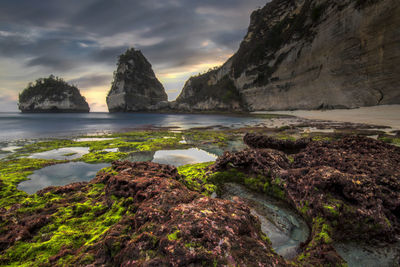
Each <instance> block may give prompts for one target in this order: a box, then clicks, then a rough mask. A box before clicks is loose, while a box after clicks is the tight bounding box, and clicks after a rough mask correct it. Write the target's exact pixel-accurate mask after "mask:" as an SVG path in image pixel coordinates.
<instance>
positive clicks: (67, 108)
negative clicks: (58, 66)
mask: <svg viewBox="0 0 400 267" xmlns="http://www.w3.org/2000/svg"><path fill="white" fill-rule="evenodd" d="M18 108H19V109H20V110H21V112H23V113H58V112H66V113H67V112H77V113H78V112H82V113H83V112H89V110H90V109H89V105H88V103H87V102H86V100H85V97H83V96H82V95H81V93H80V92H79V89H78V88H76V87H75V86H73V85H69V84H68V83H67V82H65V81H64V80H63V79H61V78H58V77H55V76H53V75H50V76H49V77H48V78H40V79H37V80H36V81H35V82H34V83H29V85H28V87H27V88H25V89H24V90H23V91H22V92H21V93H20V94H19V103H18Z"/></svg>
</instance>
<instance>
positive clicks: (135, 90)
mask: <svg viewBox="0 0 400 267" xmlns="http://www.w3.org/2000/svg"><path fill="white" fill-rule="evenodd" d="M167 101H168V96H167V94H166V93H165V90H164V87H163V85H162V84H161V83H160V82H159V81H158V80H157V78H156V76H155V74H154V72H153V70H152V68H151V64H150V63H149V62H148V61H147V59H146V58H145V57H144V56H143V54H142V52H141V51H139V50H135V49H134V48H131V49H128V50H127V51H126V52H125V53H124V54H122V55H121V56H120V57H119V60H118V68H117V71H116V72H115V73H114V81H113V83H112V86H111V90H110V92H109V93H108V95H107V106H108V110H109V111H110V112H130V111H132V112H133V111H147V110H157V109H161V108H165V107H167V106H168V102H167Z"/></svg>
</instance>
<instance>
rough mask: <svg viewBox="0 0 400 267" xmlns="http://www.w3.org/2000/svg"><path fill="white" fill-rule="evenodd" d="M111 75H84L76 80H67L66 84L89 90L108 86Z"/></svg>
mask: <svg viewBox="0 0 400 267" xmlns="http://www.w3.org/2000/svg"><path fill="white" fill-rule="evenodd" d="M111 80H112V74H99V75H97V74H93V75H85V76H82V77H79V78H76V79H72V80H68V83H70V84H74V85H77V87H78V88H90V87H97V86H103V85H104V84H110V83H111Z"/></svg>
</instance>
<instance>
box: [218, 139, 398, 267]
mask: <svg viewBox="0 0 400 267" xmlns="http://www.w3.org/2000/svg"><path fill="white" fill-rule="evenodd" d="M250 137H251V138H250ZM245 139H247V142H248V143H250V144H251V145H252V147H253V148H252V149H246V150H243V151H240V152H235V153H230V152H226V153H225V154H224V156H222V157H220V158H219V159H218V160H217V162H216V163H215V164H214V166H212V167H211V168H212V169H213V171H214V172H215V171H224V170H230V169H232V168H233V169H235V170H239V171H241V172H244V173H246V174H248V175H249V176H250V177H253V178H244V179H242V180H240V179H237V178H236V181H239V182H241V183H244V184H246V185H247V186H249V187H251V188H253V189H255V190H258V191H261V192H268V193H269V194H271V193H272V194H275V195H276V196H277V197H280V198H283V199H285V200H286V201H287V202H289V203H291V205H292V206H293V207H295V208H296V209H297V210H298V211H299V212H301V213H302V214H303V216H305V218H307V219H308V221H309V223H310V225H312V234H311V238H310V240H311V241H310V242H309V243H308V244H307V246H305V247H304V256H303V257H302V258H301V259H302V260H305V262H307V263H308V264H313V265H314V264H321V263H323V264H337V263H338V262H340V257H339V256H338V255H337V253H336V251H335V249H334V248H333V246H332V244H333V242H345V241H352V242H363V243H368V244H376V243H377V242H379V243H380V244H381V243H382V242H383V243H385V244H392V243H393V242H396V241H398V240H399V237H400V213H399V211H400V170H399V166H400V148H399V147H396V146H392V145H389V144H386V143H384V142H381V141H377V140H374V139H370V138H365V137H357V136H352V137H345V138H343V139H341V140H338V141H332V142H320V141H312V142H309V143H308V144H307V146H306V147H304V148H303V149H302V150H301V151H300V152H299V153H297V154H293V155H291V156H287V155H285V154H284V153H283V152H280V151H277V150H272V149H265V147H270V146H271V144H273V145H274V146H275V145H276V144H281V145H279V146H276V148H278V149H279V148H281V147H282V146H283V147H286V146H292V145H293V142H291V141H287V144H286V145H285V144H284V143H285V141H282V142H271V139H270V138H268V137H263V136H256V135H247V136H246V137H245ZM257 147H260V148H257ZM234 176H235V174H234V173H233V174H232V175H231V177H234ZM395 246H396V245H395ZM298 260H300V258H298ZM302 263H303V264H304V261H303V262H302Z"/></svg>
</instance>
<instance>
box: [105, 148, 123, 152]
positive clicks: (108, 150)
mask: <svg viewBox="0 0 400 267" xmlns="http://www.w3.org/2000/svg"><path fill="white" fill-rule="evenodd" d="M103 151H106V152H118V151H119V149H118V148H106V149H103Z"/></svg>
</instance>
